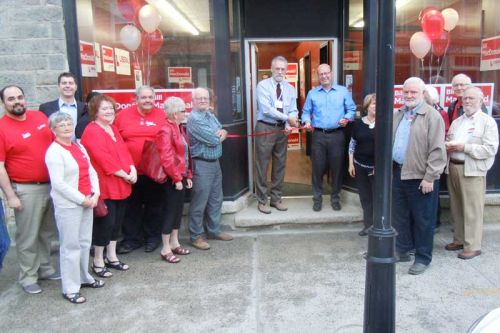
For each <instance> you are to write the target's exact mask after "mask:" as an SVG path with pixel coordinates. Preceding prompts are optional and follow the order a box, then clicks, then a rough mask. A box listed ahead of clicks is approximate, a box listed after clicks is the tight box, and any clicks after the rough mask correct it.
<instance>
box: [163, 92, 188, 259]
mask: <svg viewBox="0 0 500 333" xmlns="http://www.w3.org/2000/svg"><path fill="white" fill-rule="evenodd" d="M164 109H165V113H166V115H167V121H166V122H165V125H163V127H162V128H161V130H160V131H159V132H158V134H157V135H156V140H155V141H156V146H157V147H158V151H159V154H160V159H161V164H162V166H163V170H164V171H165V173H166V174H167V176H168V179H167V182H166V183H165V193H166V197H167V198H166V204H165V217H164V221H163V227H162V241H163V248H162V249H161V251H160V255H161V257H162V258H163V260H165V261H166V262H169V263H177V262H179V261H180V259H179V258H177V257H176V256H175V255H176V254H177V255H186V254H189V250H188V249H186V248H185V247H183V246H181V245H180V243H179V227H180V225H181V219H182V209H183V207H184V195H185V191H186V190H185V189H186V188H191V187H192V186H193V183H192V181H191V179H192V177H193V176H192V172H191V163H190V156H189V145H188V140H187V135H186V132H185V130H184V129H183V127H182V126H181V123H183V122H184V121H185V119H186V115H185V114H186V104H185V103H184V101H183V100H182V99H180V98H179V97H170V98H169V99H167V100H166V101H165V104H164Z"/></svg>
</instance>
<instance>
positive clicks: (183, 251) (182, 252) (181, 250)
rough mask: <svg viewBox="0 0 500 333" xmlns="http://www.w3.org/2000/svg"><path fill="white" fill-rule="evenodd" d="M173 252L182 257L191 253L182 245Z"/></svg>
mask: <svg viewBox="0 0 500 333" xmlns="http://www.w3.org/2000/svg"><path fill="white" fill-rule="evenodd" d="M172 252H173V253H175V254H179V255H181V256H185V255H188V254H190V253H191V252H190V251H189V250H188V249H186V248H185V247H184V246H181V245H179V246H177V247H176V248H175V249H172Z"/></svg>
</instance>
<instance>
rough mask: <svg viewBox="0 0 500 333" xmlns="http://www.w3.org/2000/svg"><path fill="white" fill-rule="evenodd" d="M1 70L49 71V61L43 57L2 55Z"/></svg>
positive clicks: (0, 60) (0, 59) (0, 58)
mask: <svg viewBox="0 0 500 333" xmlns="http://www.w3.org/2000/svg"><path fill="white" fill-rule="evenodd" d="M0 68H8V69H10V70H19V71H30V70H37V69H47V68H48V61H47V59H46V58H45V57H44V56H43V55H36V56H30V55H16V56H12V55H0Z"/></svg>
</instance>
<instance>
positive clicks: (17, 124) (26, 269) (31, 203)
mask: <svg viewBox="0 0 500 333" xmlns="http://www.w3.org/2000/svg"><path fill="white" fill-rule="evenodd" d="M0 98H1V100H2V102H3V104H4V107H5V116H4V117H3V118H1V119H0V187H1V188H2V190H3V192H4V193H5V196H6V198H7V203H8V205H9V207H10V208H13V209H14V214H15V218H16V235H15V238H16V248H17V259H18V262H19V267H20V272H19V283H20V284H21V286H22V287H23V289H24V291H25V292H27V293H29V294H38V293H40V292H41V291H42V289H41V288H40V285H39V284H38V280H39V279H49V280H58V279H60V278H61V277H60V275H59V274H58V273H56V271H55V269H54V267H52V264H51V262H50V241H51V238H52V237H53V236H54V234H55V233H54V230H55V229H54V218H53V214H54V213H53V209H52V201H51V200H50V195H49V191H50V184H49V174H48V171H47V167H46V166H45V152H46V151H47V148H48V147H49V145H50V144H51V143H52V132H51V131H50V129H49V126H48V123H47V117H46V116H45V115H44V114H43V113H41V112H39V111H27V110H26V101H25V99H24V92H23V90H22V89H21V88H20V87H18V86H14V85H10V86H6V87H5V88H3V89H2V90H1V91H0Z"/></svg>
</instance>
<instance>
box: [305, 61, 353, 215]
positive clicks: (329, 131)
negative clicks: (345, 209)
mask: <svg viewBox="0 0 500 333" xmlns="http://www.w3.org/2000/svg"><path fill="white" fill-rule="evenodd" d="M332 77H333V75H332V70H331V68H330V66H329V65H328V64H321V65H319V66H318V78H319V82H320V84H321V85H320V86H318V87H316V88H314V89H311V91H309V93H308V94H307V98H306V102H305V104H304V108H303V109H302V112H303V113H302V122H303V123H304V126H305V127H306V128H307V129H313V133H312V142H311V162H312V186H313V210H314V211H316V212H318V211H320V210H321V206H322V200H323V197H322V196H323V176H324V174H325V172H326V171H327V170H328V167H329V168H330V170H331V173H332V177H331V186H332V195H331V199H330V203H331V205H332V208H333V209H334V210H340V209H341V208H342V207H341V205H340V190H341V189H342V175H343V172H342V170H343V166H344V156H345V135H344V127H345V126H346V125H347V123H348V122H349V121H350V120H352V119H353V118H354V114H355V112H356V104H354V101H353V100H352V97H351V94H350V93H349V91H348V90H347V88H346V87H343V86H339V85H337V84H333V80H332Z"/></svg>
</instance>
